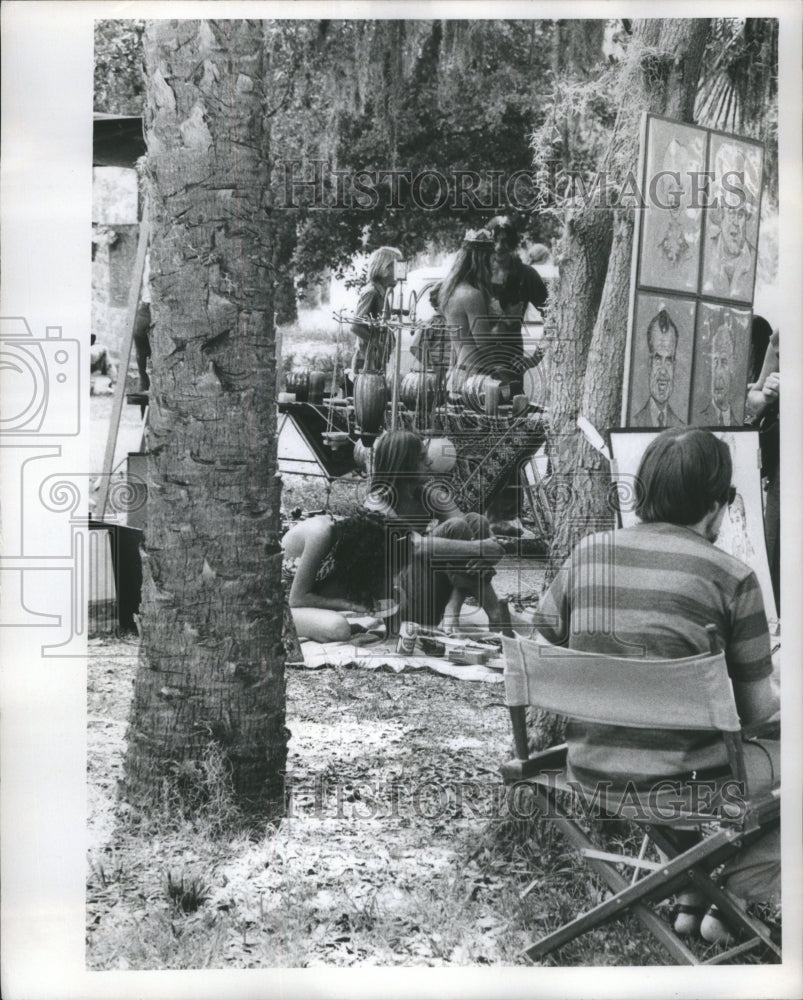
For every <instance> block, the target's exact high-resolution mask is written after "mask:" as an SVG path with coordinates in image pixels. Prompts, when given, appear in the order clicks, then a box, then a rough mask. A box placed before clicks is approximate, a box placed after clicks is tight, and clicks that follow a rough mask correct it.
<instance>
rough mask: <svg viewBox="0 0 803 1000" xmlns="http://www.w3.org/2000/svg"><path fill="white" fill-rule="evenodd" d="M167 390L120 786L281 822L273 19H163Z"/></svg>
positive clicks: (161, 173) (156, 240) (154, 88)
mask: <svg viewBox="0 0 803 1000" xmlns="http://www.w3.org/2000/svg"><path fill="white" fill-rule="evenodd" d="M144 50H145V64H146V75H147V106H146V114H145V125H146V137H147V144H148V155H147V166H146V174H147V187H148V204H149V212H150V220H151V268H150V271H151V291H152V299H153V305H152V311H153V319H154V329H153V332H152V352H153V355H152V367H153V373H152V380H151V401H150V411H149V424H148V431H147V446H146V450H147V452H148V479H149V491H148V525H147V530H146V537H145V551H144V556H143V591H142V608H141V615H142V617H141V636H142V641H141V654H140V662H139V667H138V671H137V677H136V682H135V689H134V703H133V708H132V714H131V720H130V726H129V732H128V752H127V756H126V761H125V779H124V792H125V794H126V796H127V798H128V799H129V801H130V802H131V803H132V804H136V805H137V806H139V807H145V808H147V807H148V806H149V805H153V804H154V803H157V802H159V801H160V800H161V799H162V798H163V793H164V792H165V790H169V791H170V793H171V794H172V795H173V796H174V801H176V799H175V796H178V800H177V801H179V802H180V803H181V804H182V805H184V806H185V807H187V808H189V809H195V808H201V807H202V806H203V802H204V801H205V799H206V798H207V797H208V796H209V795H211V794H213V792H215V791H216V790H215V789H211V788H209V787H207V786H208V784H209V774H210V772H211V771H212V770H214V768H211V767H210V761H212V762H213V763H214V762H217V765H218V772H219V771H220V765H222V770H223V773H224V774H226V775H227V778H228V780H230V783H231V784H230V789H231V791H232V792H233V795H234V800H235V801H236V802H237V803H238V804H239V805H241V806H243V807H245V808H246V809H247V810H248V811H249V812H250V813H252V814H256V815H258V816H261V817H269V816H276V815H278V814H279V813H280V811H281V804H282V799H283V780H282V772H283V770H284V765H285V760H286V753H287V747H286V744H287V740H286V730H285V727H284V721H285V708H284V652H283V647H282V641H281V631H282V587H281V553H280V548H279V493H280V481H279V479H278V477H277V475H276V442H275V432H276V410H275V385H276V378H275V364H276V359H275V356H274V328H273V273H272V267H271V262H272V259H273V245H272V229H273V221H272V218H271V199H270V185H269V181H270V170H269V166H270V165H269V162H268V149H269V141H270V134H269V119H268V117H267V114H266V101H267V100H268V99H269V97H270V95H269V94H267V93H266V83H265V81H266V80H267V79H268V66H267V65H266V61H267V56H266V47H265V44H264V25H263V23H262V22H259V21H246V20H239V21H186V20H175V21H169V20H159V21H149V22H148V24H147V27H146V31H145V38H144Z"/></svg>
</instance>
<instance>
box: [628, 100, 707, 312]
mask: <svg viewBox="0 0 803 1000" xmlns="http://www.w3.org/2000/svg"><path fill="white" fill-rule="evenodd" d="M706 139H707V134H706V131H705V130H704V129H700V128H695V127H693V126H691V125H682V124H680V123H679V122H674V121H669V120H667V119H663V118H653V117H650V118H648V120H647V131H646V155H645V157H644V174H643V188H642V191H643V193H644V197H645V201H646V208H645V209H644V211H643V215H642V222H641V253H640V257H639V270H638V283H639V286H641V287H645V286H648V287H653V288H666V289H669V290H672V291H678V292H686V293H691V294H693V293H695V292H696V291H697V281H698V273H699V268H700V245H701V242H702V239H701V236H702V228H703V223H702V215H703V211H702V197H701V192H700V182H701V179H702V174H703V171H704V170H705V154H706Z"/></svg>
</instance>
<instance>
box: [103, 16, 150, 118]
mask: <svg viewBox="0 0 803 1000" xmlns="http://www.w3.org/2000/svg"><path fill="white" fill-rule="evenodd" d="M144 30H145V22H144V21H141V20H134V19H132V20H127V21H95V97H94V105H95V110H96V111H104V112H106V113H108V114H117V115H141V114H142V109H143V107H144V103H145V78H144V76H143V72H142V32H143V31H144Z"/></svg>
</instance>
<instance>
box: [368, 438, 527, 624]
mask: <svg viewBox="0 0 803 1000" xmlns="http://www.w3.org/2000/svg"><path fill="white" fill-rule="evenodd" d="M373 451H374V468H373V476H372V478H371V489H370V493H369V496H368V500H367V501H366V506H368V507H369V509H371V510H373V511H376V512H377V513H379V514H381V515H382V516H383V517H384V518H385V523H386V526H387V531H388V542H387V543H386V551H387V552H389V553H394V552H395V553H400V552H403V553H404V554H403V555H401V556H399V560H400V563H401V565H396V566H395V567H393V570H394V577H395V579H396V585H397V588H398V598H399V600H400V602H401V612H400V615H401V618H402V619H406V620H408V621H414V622H417V623H418V624H420V625H430V626H437V625H438V624H439V623H440V622H443V625H444V627H447V628H448V627H456V626H457V625H458V622H459V617H460V610H461V607H462V605H463V602H464V601H465V599H466V597H467V596H469V595H471V596H473V597H475V598H476V599H477V601H478V603H479V604H480V606H481V607H482V609H483V610H484V611H485V613H486V615H487V616H488V620H489V622H490V624H491V627H492V628H494V627H496V628H509V625H510V617H509V611H508V608H507V605H506V604H504V603H502V602H500V601H499V598H498V597H497V595H496V593H495V591H494V588H493V586H492V585H491V577H492V576H493V575H494V569H493V567H494V565H495V564H496V563H497V562H498V561H499V559H500V558H501V557H502V554H503V550H502V547H501V546H500V545H499V543H498V542H496V541H495V540H494V539H493V534H492V532H491V529H490V525H489V524H488V521H487V520H486V518H484V517H481V516H480V515H479V514H475V513H468V514H461V513H460V511H459V510H458V509H457V507H456V506H455V505H454V503H453V502H452V501H451V500H450V498H449V491H448V487H446V485H445V484H441V483H439V482H438V480H437V479H433V477H432V474H431V470H430V462H429V457H428V455H427V452H426V446H425V443H424V441H423V440H422V439H421V438H420V437H419V436H418V435H417V434H414V433H413V432H412V431H389V432H388V433H387V434H384V435H383V436H382V437H381V438H379V439H378V440H377V441H376V443H375V444H374V449H373ZM404 543H406V547H404Z"/></svg>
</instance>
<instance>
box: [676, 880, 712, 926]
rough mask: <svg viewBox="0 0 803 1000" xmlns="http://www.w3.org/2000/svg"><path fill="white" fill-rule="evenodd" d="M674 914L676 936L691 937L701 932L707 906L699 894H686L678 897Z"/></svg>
mask: <svg viewBox="0 0 803 1000" xmlns="http://www.w3.org/2000/svg"><path fill="white" fill-rule="evenodd" d="M674 912H675V922H674V929H675V934H679V935H680V936H681V937H690V936H691V935H692V934H697V932H698V931H699V930H700V926H701V924H702V920H703V918H704V916H705V914H706V905H705V903H704V902H703V897H702V896H701V895H700V894H699V893H698V892H693V891H692V892H684V893H683V894H682V895H680V896H678V901H677V903H676V904H675V908H674Z"/></svg>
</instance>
